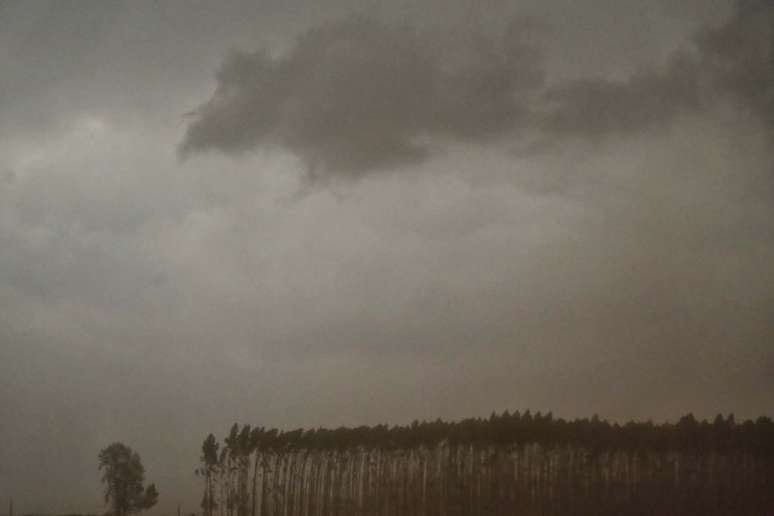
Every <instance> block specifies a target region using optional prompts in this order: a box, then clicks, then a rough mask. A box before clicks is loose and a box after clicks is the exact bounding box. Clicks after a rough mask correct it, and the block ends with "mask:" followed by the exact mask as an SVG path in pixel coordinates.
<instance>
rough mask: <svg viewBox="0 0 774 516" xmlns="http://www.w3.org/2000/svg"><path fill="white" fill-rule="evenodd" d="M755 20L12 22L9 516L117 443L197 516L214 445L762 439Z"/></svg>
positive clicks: (766, 228) (282, 11) (767, 190)
mask: <svg viewBox="0 0 774 516" xmlns="http://www.w3.org/2000/svg"><path fill="white" fill-rule="evenodd" d="M773 11H774V9H772V7H771V5H770V4H769V3H768V2H766V1H765V0H758V1H756V0H747V1H740V2H729V1H726V0H689V1H684V2H680V3H679V5H675V2H671V1H668V0H658V1H656V2H651V3H647V4H644V3H642V2H640V1H635V0H616V1H613V0H597V1H594V2H589V3H586V4H585V5H581V4H580V3H578V2H571V1H569V0H548V1H546V0H543V1H538V0H524V1H523V2H519V3H515V2H505V1H502V0H486V1H482V2H467V1H464V0H449V1H447V2H441V1H440V0H422V1H419V2H408V1H403V0H400V1H396V2H389V3H387V2H378V1H376V0H367V1H355V0H329V1H322V2H320V1H318V2H311V1H305V0H293V1H278V0H267V1H262V2H248V1H241V0H235V1H229V2H217V3H215V2H204V1H192V2H186V3H183V2H172V1H170V2H157V3H152V2H146V1H138V2H118V1H102V2H100V1H82V2H43V1H16V0H8V1H4V2H0V511H3V512H4V511H5V510H6V508H7V500H8V499H9V498H13V499H14V501H15V506H16V514H17V515H19V514H26V513H52V514H63V513H68V512H79V513H97V514H101V513H102V512H103V511H104V510H105V508H104V505H103V504H102V487H101V486H100V481H99V472H98V471H97V452H98V451H99V449H100V448H102V447H104V446H106V445H107V444H109V443H111V442H114V441H123V442H125V443H126V444H128V445H130V446H131V447H132V448H134V449H135V450H137V451H138V452H139V453H140V455H141V456H142V458H143V463H144V464H145V467H146V470H147V477H148V479H149V480H151V481H153V482H155V483H156V485H157V486H158V488H159V491H160V502H159V505H158V506H157V507H155V508H154V509H152V510H151V511H150V513H151V514H164V513H165V514H172V513H174V512H175V511H176V508H177V506H178V504H182V508H183V512H184V514H188V513H189V512H192V511H197V512H198V511H199V501H200V487H201V486H200V480H199V479H197V478H196V477H195V476H194V474H193V471H194V469H195V468H196V467H197V463H198V459H199V455H200V447H201V443H202V440H203V439H204V437H205V436H206V435H207V434H208V433H209V432H218V431H223V430H225V429H226V428H227V427H228V426H229V425H230V424H231V423H233V422H240V423H250V424H253V425H265V426H271V427H280V428H297V427H320V426H322V427H336V426H339V425H360V424H375V423H389V424H404V423H408V422H410V421H412V420H414V419H419V420H423V419H424V420H434V419H436V418H443V419H449V420H458V419H463V418H467V417H475V416H488V415H489V414H490V413H491V412H493V411H498V412H500V411H503V410H506V409H507V410H514V409H519V410H525V409H530V410H532V411H542V412H549V411H550V412H553V414H554V415H555V416H557V417H565V418H575V417H590V416H591V415H593V414H598V415H600V416H601V417H604V418H608V419H612V420H617V421H624V420H629V419H637V420H647V419H652V420H654V421H663V420H674V419H676V418H677V417H679V416H681V415H683V414H685V413H687V412H692V413H694V414H695V415H696V416H697V417H700V418H703V417H707V418H709V417H713V416H714V415H715V414H717V413H723V414H728V413H734V414H735V415H736V416H737V419H745V418H754V417H757V416H760V415H769V416H771V415H774V409H773V408H772V407H774V404H773V403H772V402H774V346H773V345H772V343H774V319H773V318H772V314H773V313H774V159H772V158H774V153H773V152H772V149H773V148H774V145H772V143H773V140H774V138H773V136H774V77H773V76H772V74H774V67H772V65H771V63H772V61H771V59H772V55H774V54H773V53H772V52H773V50H772V47H773V46H774V43H773V42H774V35H773V33H774V30H772V27H773V26H774V13H773ZM218 437H223V436H222V435H219V436H218Z"/></svg>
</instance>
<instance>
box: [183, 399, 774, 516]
mask: <svg viewBox="0 0 774 516" xmlns="http://www.w3.org/2000/svg"><path fill="white" fill-rule="evenodd" d="M197 472H198V473H200V474H202V475H203V476H204V478H205V490H204V496H203V499H202V507H203V509H204V516H248V515H250V516H256V515H260V516H266V515H276V514H281V515H324V516H327V515H352V516H355V515H366V514H374V515H395V516H410V515H477V514H502V515H505V514H529V515H543V514H546V515H549V514H551V515H553V514H557V515H558V514H598V515H607V514H610V515H613V514H616V515H626V514H638V515H651V514H652V515H660V516H661V515H672V514H674V515H678V514H704V515H719V514H739V515H745V514H751V515H752V514H757V515H760V514H768V513H771V512H770V511H771V510H772V508H774V422H772V420H771V419H769V418H766V417H761V418H758V419H757V420H756V421H745V422H743V423H741V424H738V423H736V421H735V420H734V418H733V416H727V417H723V416H720V415H719V416H717V417H716V418H715V419H714V421H713V422H708V421H698V420H697V419H696V418H695V417H693V415H691V414H688V415H686V416H684V417H682V418H681V419H680V420H679V421H678V422H677V423H675V424H673V423H664V424H658V425H656V424H653V423H651V422H646V423H641V422H630V423H626V424H624V425H619V424H616V423H610V422H607V421H603V420H600V419H599V418H598V417H596V416H595V417H593V418H591V419H576V420H573V421H566V420H564V419H560V418H554V417H553V416H552V415H551V414H550V413H549V414H541V413H539V412H538V413H536V414H532V413H530V412H529V411H527V412H525V413H523V414H522V413H519V412H514V413H512V414H511V413H509V412H505V413H503V414H500V415H497V414H492V416H491V417H489V418H487V419H480V418H475V419H465V420H463V421H459V422H444V421H441V420H437V421H434V422H418V421H415V422H414V423H412V424H411V425H408V426H387V425H377V426H372V427H368V426H361V427H356V428H337V429H332V430H329V429H323V428H320V429H310V430H302V429H297V430H293V431H284V432H283V431H279V430H277V429H266V428H263V427H255V428H253V427H251V426H250V425H245V426H243V427H241V428H240V427H239V425H238V424H236V423H235V424H234V425H233V426H232V427H231V430H230V432H229V434H228V436H227V437H226V438H225V439H224V442H223V447H222V448H220V445H219V443H218V442H217V440H216V439H215V437H214V436H213V435H212V434H210V435H209V436H208V437H207V439H205V441H204V443H203V446H202V467H201V468H200V469H199V470H197Z"/></svg>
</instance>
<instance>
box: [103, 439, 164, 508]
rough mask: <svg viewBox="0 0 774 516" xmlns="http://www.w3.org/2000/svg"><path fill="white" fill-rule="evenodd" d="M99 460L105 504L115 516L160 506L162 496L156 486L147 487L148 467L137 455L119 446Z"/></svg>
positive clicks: (108, 451)
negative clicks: (157, 504) (159, 499)
mask: <svg viewBox="0 0 774 516" xmlns="http://www.w3.org/2000/svg"><path fill="white" fill-rule="evenodd" d="M98 458H99V470H100V471H103V473H102V481H103V482H104V483H105V502H106V503H109V504H110V506H111V509H112V514H113V515H114V516H127V515H129V514H133V513H136V512H140V511H143V510H145V509H149V508H151V507H153V506H154V505H156V502H157V501H158V497H159V493H158V491H157V490H156V486H155V484H150V485H148V486H147V487H144V486H143V482H144V481H145V467H144V466H143V465H142V461H141V460H140V455H139V454H138V453H137V452H136V451H134V450H132V449H131V448H130V447H129V446H127V445H125V444H123V443H118V442H116V443H113V444H111V445H110V446H107V447H106V448H103V449H102V450H100V452H99V455H98Z"/></svg>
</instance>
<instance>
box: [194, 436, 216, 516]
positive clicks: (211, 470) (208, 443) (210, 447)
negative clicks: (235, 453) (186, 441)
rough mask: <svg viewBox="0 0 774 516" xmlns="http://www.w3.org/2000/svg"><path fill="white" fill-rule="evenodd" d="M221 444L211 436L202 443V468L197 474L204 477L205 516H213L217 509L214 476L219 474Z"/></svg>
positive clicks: (203, 507) (203, 505)
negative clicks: (219, 448)
mask: <svg viewBox="0 0 774 516" xmlns="http://www.w3.org/2000/svg"><path fill="white" fill-rule="evenodd" d="M219 446H220V444H219V443H218V442H217V440H216V439H215V436H214V435H212V434H210V435H208V436H207V438H206V439H205V440H204V443H202V456H201V462H202V467H201V468H199V469H197V470H196V473H197V474H200V475H202V476H203V477H204V496H203V497H202V511H203V513H204V516H212V514H213V511H214V510H215V508H217V506H218V505H217V503H216V501H215V483H214V481H213V479H214V476H215V475H216V474H217V472H218V447H219Z"/></svg>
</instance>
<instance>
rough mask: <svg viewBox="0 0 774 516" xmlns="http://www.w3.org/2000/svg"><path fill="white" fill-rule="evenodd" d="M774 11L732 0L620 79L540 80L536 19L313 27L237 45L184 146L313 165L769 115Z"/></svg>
mask: <svg viewBox="0 0 774 516" xmlns="http://www.w3.org/2000/svg"><path fill="white" fill-rule="evenodd" d="M773 11H774V10H772V9H771V8H770V7H769V6H768V5H766V4H765V3H761V2H759V3H756V2H747V3H741V4H739V6H738V8H737V10H736V11H735V12H734V14H733V16H732V17H731V19H730V20H728V21H726V22H725V23H723V24H721V25H720V26H717V27H705V28H703V29H701V30H700V31H699V33H698V35H697V36H696V38H695V45H694V48H688V49H685V50H682V51H679V52H677V53H675V54H674V55H673V56H672V57H671V58H670V59H669V60H668V62H667V63H666V64H665V65H663V66H660V67H655V68H653V67H648V68H644V69H642V70H639V71H636V72H635V73H634V74H633V75H631V76H630V77H629V78H627V79H625V80H612V79H600V78H581V79H575V80H566V81H563V82H560V83H559V84H555V85H550V86H549V85H547V84H546V81H545V62H544V51H543V49H542V46H541V45H538V44H537V43H536V42H535V38H534V35H535V32H536V25H535V24H534V23H530V22H525V21H524V20H523V19H520V20H516V21H514V22H512V23H511V24H509V25H508V26H507V28H506V29H505V30H504V31H503V32H502V34H500V35H499V36H498V37H491V36H484V35H482V34H480V33H470V32H468V33H463V34H461V35H459V36H458V37H457V38H456V39H451V38H443V37H439V35H438V34H431V33H427V32H423V33H419V32H417V31H416V30H410V29H408V28H396V27H392V26H387V25H385V24H383V23H380V22H377V21H374V20H373V19H369V18H363V17H355V18H349V19H346V20H343V21H340V22H336V23H331V24H328V25H324V26H321V27H317V28H315V29H310V30H309V31H308V32H307V33H305V34H303V35H302V36H301V37H300V38H299V39H298V40H297V42H296V45H295V46H294V47H293V48H292V49H291V50H290V51H289V52H288V53H287V54H284V55H281V56H275V57H271V56H269V55H268V54H266V53H265V52H262V51H258V52H255V53H245V52H235V53H234V54H232V55H231V56H230V57H229V58H228V59H227V60H226V61H225V63H224V64H223V65H222V66H221V69H220V71H219V73H218V76H217V83H218V86H217V89H216V91H215V94H214V95H213V97H212V99H210V100H209V101H208V102H207V103H205V104H204V105H202V106H201V107H200V108H198V109H197V110H196V111H194V112H193V113H192V115H193V121H191V123H190V124H189V126H188V129H187V132H186V135H185V138H184V141H183V142H182V144H181V147H180V148H181V152H182V154H183V155H188V154H190V153H192V152H198V151H204V150H210V149H215V150H219V151H223V152H244V151H247V150H251V149H255V148H260V147H272V146H274V147H279V148H283V149H286V150H289V151H290V152H292V153H294V154H296V155H298V156H300V157H301V158H302V160H303V161H304V163H305V164H306V165H307V167H309V169H310V171H311V173H312V176H315V177H317V178H319V177H327V178H330V177H345V176H357V175H360V174H362V173H365V172H368V171H371V170H375V169H386V168H394V167H395V166H401V165H405V164H410V163H417V162H420V161H421V160H423V159H424V158H427V157H428V156H429V155H430V154H431V153H432V151H433V150H435V149H437V148H438V147H439V146H444V145H448V144H449V140H457V141H469V142H475V143H484V142H490V141H502V140H503V139H505V138H509V139H516V140H519V139H522V138H526V139H527V140H530V139H531V140H532V144H531V146H532V147H533V148H536V149H543V150H546V148H547V147H552V146H553V145H554V144H557V143H559V142H562V141H565V140H567V139H581V140H590V141H599V140H601V139H605V138H608V137H611V136H615V137H627V136H631V135H633V134H638V133H641V132H643V131H646V132H648V131H653V130H657V129H660V128H663V127H665V126H667V125H668V124H670V123H671V122H672V121H673V120H674V119H675V117H676V116H678V115H680V114H685V113H689V114H696V113H697V112H706V111H707V110H711V109H713V108H714V107H715V106H716V105H717V103H718V102H722V101H724V100H729V101H731V102H733V103H736V104H737V105H740V104H742V105H744V107H746V108H749V109H750V110H751V111H752V112H753V113H755V114H756V115H761V116H764V117H766V120H765V122H767V123H770V122H771V116H770V114H771V109H772V108H771V105H772V102H773V101H772V100H771V99H772V89H771V88H772V86H771V85H772V84H774V81H772V80H771V79H772V69H774V68H773V67H772V65H771V55H772V52H771V49H770V47H771V41H772V37H773V36H772V29H771V27H772V21H771V20H772V19H774V12H773Z"/></svg>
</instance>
